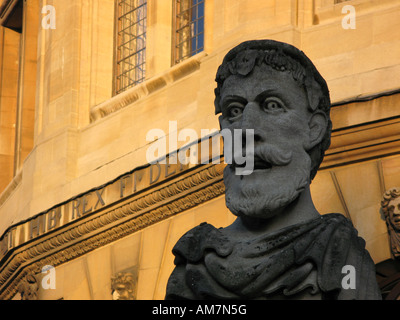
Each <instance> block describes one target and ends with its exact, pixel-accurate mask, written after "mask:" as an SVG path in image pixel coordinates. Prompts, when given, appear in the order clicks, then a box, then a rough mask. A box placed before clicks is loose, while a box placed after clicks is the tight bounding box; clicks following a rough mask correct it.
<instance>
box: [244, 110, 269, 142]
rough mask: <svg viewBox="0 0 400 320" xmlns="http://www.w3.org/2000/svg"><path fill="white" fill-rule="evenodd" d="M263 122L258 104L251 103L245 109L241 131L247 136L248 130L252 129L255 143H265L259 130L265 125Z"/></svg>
mask: <svg viewBox="0 0 400 320" xmlns="http://www.w3.org/2000/svg"><path fill="white" fill-rule="evenodd" d="M261 121H262V119H261V117H260V108H259V105H258V103H256V102H249V103H248V104H247V105H246V107H245V108H244V111H243V115H242V123H241V129H242V130H243V135H245V132H246V130H248V129H250V130H253V132H254V142H260V141H264V138H263V136H262V134H261V132H260V130H259V128H262V127H263V125H264V126H265V124H262V123H261Z"/></svg>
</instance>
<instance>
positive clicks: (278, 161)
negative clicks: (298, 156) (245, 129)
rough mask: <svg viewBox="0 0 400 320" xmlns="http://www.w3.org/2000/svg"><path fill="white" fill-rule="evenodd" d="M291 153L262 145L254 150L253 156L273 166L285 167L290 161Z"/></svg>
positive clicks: (272, 146)
mask: <svg viewBox="0 0 400 320" xmlns="http://www.w3.org/2000/svg"><path fill="white" fill-rule="evenodd" d="M292 155H293V153H292V151H290V150H284V149H281V148H278V147H276V146H274V145H270V144H264V145H259V146H256V147H255V148H254V156H255V158H256V157H259V158H261V159H262V160H263V161H266V162H268V163H270V164H271V165H275V166H285V165H288V164H289V163H290V161H292Z"/></svg>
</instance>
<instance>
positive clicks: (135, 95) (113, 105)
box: [90, 52, 207, 122]
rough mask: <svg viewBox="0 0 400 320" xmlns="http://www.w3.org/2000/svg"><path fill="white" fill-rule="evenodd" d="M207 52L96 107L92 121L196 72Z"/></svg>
mask: <svg viewBox="0 0 400 320" xmlns="http://www.w3.org/2000/svg"><path fill="white" fill-rule="evenodd" d="M206 56H207V54H206V53H205V52H200V53H199V54H196V55H195V56H193V57H190V58H188V59H186V60H185V61H182V62H181V63H179V64H177V65H175V66H173V67H172V68H170V69H169V70H168V71H167V72H164V73H162V74H160V75H157V76H155V77H153V78H151V79H148V80H146V81H145V82H143V83H141V84H138V85H136V86H134V87H132V88H130V89H128V90H126V91H124V92H122V93H120V94H118V95H116V96H114V97H112V98H111V99H110V100H107V101H106V102H104V103H101V104H99V105H97V106H94V107H92V108H91V110H90V120H91V122H95V121H97V120H99V119H101V118H103V117H105V116H107V115H109V114H111V113H113V112H116V111H118V110H120V109H122V108H125V107H127V106H128V105H130V104H132V103H135V102H137V101H139V100H141V99H143V98H145V97H147V96H148V95H150V94H152V93H153V92H156V91H158V90H160V89H162V88H164V87H166V86H167V85H169V84H171V83H173V82H175V81H177V80H179V79H181V78H183V77H185V76H187V75H189V74H191V73H193V72H195V71H196V70H198V69H199V68H200V63H201V60H202V59H203V58H204V57H206Z"/></svg>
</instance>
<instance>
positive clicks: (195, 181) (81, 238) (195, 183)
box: [0, 163, 225, 299]
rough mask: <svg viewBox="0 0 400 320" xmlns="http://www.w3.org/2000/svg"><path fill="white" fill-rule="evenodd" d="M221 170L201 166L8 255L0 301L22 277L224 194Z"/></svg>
mask: <svg viewBox="0 0 400 320" xmlns="http://www.w3.org/2000/svg"><path fill="white" fill-rule="evenodd" d="M223 168H224V164H222V163H221V164H215V165H201V166H199V167H198V168H196V169H194V170H191V171H190V172H187V173H185V174H182V175H181V176H178V177H177V178H175V179H173V180H170V181H166V182H164V183H161V184H160V185H158V186H157V187H155V188H153V189H151V190H147V191H144V192H143V193H140V194H135V195H133V196H132V197H129V198H127V199H124V200H123V201H121V202H119V203H117V204H113V205H111V206H109V207H104V208H102V209H101V210H100V211H98V212H96V213H94V214H92V215H89V216H84V217H83V218H81V219H79V220H76V221H74V222H72V223H70V224H67V225H66V226H64V227H62V228H60V229H56V230H54V231H53V232H49V233H46V234H44V235H42V236H40V237H37V238H35V239H33V240H31V241H28V242H26V243H25V244H24V245H23V246H21V247H18V248H15V249H14V250H12V251H10V252H8V253H7V255H6V256H5V258H4V259H3V263H2V265H1V267H0V299H10V298H12V297H13V296H14V295H15V293H16V292H17V285H18V283H19V282H20V281H21V279H23V277H25V276H26V275H27V274H29V273H39V272H40V270H41V268H42V267H43V266H44V265H53V266H57V265H60V264H62V263H64V262H67V261H69V260H71V259H74V258H76V257H79V256H81V255H83V254H86V253H87V252H89V251H92V250H94V249H96V248H99V247H102V246H104V245H106V244H108V243H111V242H113V241H116V240H118V239H120V238H122V237H125V236H127V235H129V234H132V233H134V232H137V231H139V230H141V229H143V228H145V227H148V226H150V225H152V224H153V223H156V222H159V221H161V220H163V219H166V218H169V217H171V216H173V215H175V214H177V213H180V212H182V211H184V210H187V209H190V208H192V207H194V206H197V205H199V204H201V203H203V202H205V201H208V200H210V199H213V198H215V197H218V196H219V195H222V194H223V193H224V190H225V189H224V184H223V180H222V172H223Z"/></svg>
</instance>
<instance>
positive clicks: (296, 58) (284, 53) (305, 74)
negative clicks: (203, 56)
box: [214, 40, 332, 181]
mask: <svg viewBox="0 0 400 320" xmlns="http://www.w3.org/2000/svg"><path fill="white" fill-rule="evenodd" d="M261 64H266V65H268V66H270V67H272V68H274V69H275V70H278V71H282V72H289V73H290V74H291V75H292V77H293V79H294V80H295V81H296V82H297V83H298V84H299V85H300V86H301V87H302V88H304V89H305V92H306V94H307V98H308V101H309V109H310V111H311V112H316V111H322V112H324V114H325V115H326V118H327V120H328V121H327V128H326V132H325V136H324V137H323V139H322V141H321V143H320V144H318V145H317V146H315V147H314V148H313V149H312V150H310V151H309V155H310V158H311V162H312V167H311V172H310V181H311V180H312V179H313V178H314V177H315V175H316V174H317V170H318V168H319V166H320V164H321V162H322V160H323V158H324V154H325V151H326V150H327V149H328V148H329V146H330V143H331V138H330V137H331V131H332V122H331V120H330V107H331V102H330V96H329V90H328V86H327V84H326V82H325V80H324V79H323V78H322V76H321V75H320V74H319V72H318V70H317V69H316V68H315V66H314V64H313V63H312V62H311V60H310V59H309V58H308V57H307V56H306V55H305V54H304V53H303V52H302V51H300V50H299V49H297V48H296V47H294V46H292V45H290V44H287V43H283V42H279V41H274V40H251V41H245V42H243V43H241V44H239V45H238V46H236V47H235V48H233V49H232V50H230V51H229V52H228V54H227V55H226V56H225V58H224V60H223V62H222V64H221V65H220V67H219V68H218V71H217V75H216V79H215V81H216V82H217V88H216V89H215V101H214V105H215V114H218V113H221V107H220V91H221V88H222V86H223V84H224V81H225V80H226V79H227V78H228V77H229V76H231V75H238V76H242V77H246V76H248V75H249V74H250V73H251V72H252V71H253V69H254V68H255V67H256V66H259V65H261Z"/></svg>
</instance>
